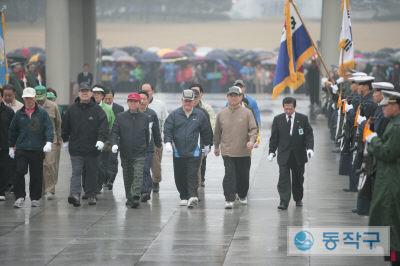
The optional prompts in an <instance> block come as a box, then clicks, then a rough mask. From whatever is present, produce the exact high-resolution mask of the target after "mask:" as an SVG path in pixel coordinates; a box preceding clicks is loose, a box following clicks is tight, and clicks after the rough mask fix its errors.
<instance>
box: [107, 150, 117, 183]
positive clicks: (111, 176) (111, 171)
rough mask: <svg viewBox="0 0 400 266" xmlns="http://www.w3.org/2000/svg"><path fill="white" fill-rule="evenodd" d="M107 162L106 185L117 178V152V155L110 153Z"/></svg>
mask: <svg viewBox="0 0 400 266" xmlns="http://www.w3.org/2000/svg"><path fill="white" fill-rule="evenodd" d="M108 159H109V162H108V166H109V168H108V179H107V183H108V184H109V183H111V184H113V183H114V181H115V177H116V176H117V173H118V152H117V153H111V155H110V156H109V158H108Z"/></svg>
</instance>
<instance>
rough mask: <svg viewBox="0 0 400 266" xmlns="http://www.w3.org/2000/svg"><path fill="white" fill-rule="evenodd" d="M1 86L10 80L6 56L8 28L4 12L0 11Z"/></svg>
mask: <svg viewBox="0 0 400 266" xmlns="http://www.w3.org/2000/svg"><path fill="white" fill-rule="evenodd" d="M0 16H1V19H0V23H1V25H0V86H3V85H5V84H7V81H8V70H7V57H6V46H5V41H4V35H5V34H4V33H5V29H6V21H5V17H4V12H1V11H0Z"/></svg>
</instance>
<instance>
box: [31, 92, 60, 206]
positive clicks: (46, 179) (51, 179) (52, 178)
mask: <svg viewBox="0 0 400 266" xmlns="http://www.w3.org/2000/svg"><path fill="white" fill-rule="evenodd" d="M35 91H36V101H37V103H38V104H39V105H40V107H42V108H43V109H44V110H46V112H47V113H48V114H49V116H50V120H51V122H52V124H53V130H54V141H53V144H52V147H51V151H50V152H48V153H46V155H45V158H44V161H43V190H42V191H43V193H44V195H45V197H46V198H47V200H52V199H53V198H54V195H55V192H56V191H55V189H56V184H57V181H58V168H59V162H60V152H61V143H62V139H61V115H60V111H59V110H58V106H57V104H56V103H54V102H52V101H50V100H48V99H47V89H46V87H44V86H40V85H39V86H36V87H35Z"/></svg>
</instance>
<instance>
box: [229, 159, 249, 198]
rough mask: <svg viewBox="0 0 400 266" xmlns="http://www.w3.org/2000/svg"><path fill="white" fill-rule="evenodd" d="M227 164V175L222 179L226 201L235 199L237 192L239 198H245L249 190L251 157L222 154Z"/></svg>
mask: <svg viewBox="0 0 400 266" xmlns="http://www.w3.org/2000/svg"><path fill="white" fill-rule="evenodd" d="M222 159H223V160H224V166H225V176H224V180H223V181H222V187H223V188H224V196H225V200H226V201H235V197H236V193H237V194H238V196H239V198H245V197H246V196H247V192H248V191H249V174H250V166H251V157H250V156H246V157H229V156H222Z"/></svg>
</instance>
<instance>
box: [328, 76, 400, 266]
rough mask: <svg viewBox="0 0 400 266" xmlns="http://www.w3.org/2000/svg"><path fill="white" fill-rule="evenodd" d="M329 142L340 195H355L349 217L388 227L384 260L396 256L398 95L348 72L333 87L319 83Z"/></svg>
mask: <svg viewBox="0 0 400 266" xmlns="http://www.w3.org/2000/svg"><path fill="white" fill-rule="evenodd" d="M323 86H324V87H325V88H324V91H325V92H326V93H327V95H328V97H327V99H329V100H327V101H326V103H325V108H326V110H327V112H326V114H327V116H328V125H329V127H330V132H331V138H332V140H333V141H334V144H335V150H334V151H339V152H340V163H339V175H343V176H348V179H349V182H348V183H349V186H348V187H346V188H344V189H343V191H344V192H355V193H357V202H356V204H355V206H356V207H355V208H354V209H353V210H352V212H353V213H356V214H358V215H362V216H369V225H370V226H390V248H391V253H390V257H387V258H385V259H386V260H389V261H391V262H392V264H393V265H398V264H399V258H400V257H399V255H400V93H399V92H398V91H396V90H395V88H394V86H393V84H391V83H389V82H374V77H372V76H368V75H367V74H365V73H362V72H354V73H352V74H351V75H350V76H349V77H346V79H343V78H338V79H337V80H336V82H335V84H332V83H330V82H329V81H327V80H326V79H324V80H323Z"/></svg>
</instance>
